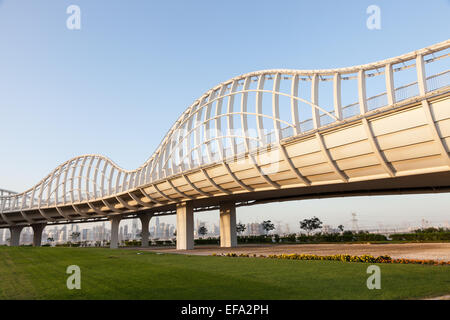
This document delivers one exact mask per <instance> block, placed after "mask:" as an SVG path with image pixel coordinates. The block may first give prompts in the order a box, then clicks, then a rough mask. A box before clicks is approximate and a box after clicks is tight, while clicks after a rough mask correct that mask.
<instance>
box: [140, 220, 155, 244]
mask: <svg viewBox="0 0 450 320" xmlns="http://www.w3.org/2000/svg"><path fill="white" fill-rule="evenodd" d="M152 217H153V214H151V213H146V214H141V215H139V219H141V225H142V231H141V239H142V241H141V242H142V244H141V246H142V247H144V248H146V247H148V241H149V237H150V232H149V231H148V225H149V223H150V219H151V218H152Z"/></svg>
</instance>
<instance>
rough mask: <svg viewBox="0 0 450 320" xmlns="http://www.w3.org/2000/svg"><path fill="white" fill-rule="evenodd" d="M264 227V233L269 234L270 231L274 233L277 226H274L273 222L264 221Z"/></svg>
mask: <svg viewBox="0 0 450 320" xmlns="http://www.w3.org/2000/svg"><path fill="white" fill-rule="evenodd" d="M262 227H263V229H264V231H265V232H266V234H267V233H269V231H272V230H273V229H275V226H274V225H273V223H272V221H270V220H264V221H263V222H262Z"/></svg>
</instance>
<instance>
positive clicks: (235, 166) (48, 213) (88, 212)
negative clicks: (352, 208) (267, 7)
mask: <svg viewBox="0 0 450 320" xmlns="http://www.w3.org/2000/svg"><path fill="white" fill-rule="evenodd" d="M449 47H450V40H446V41H443V42H441V43H438V44H435V45H432V46H429V47H427V48H424V49H420V50H417V51H414V52H410V53H407V54H404V55H401V56H398V57H395V58H391V59H386V60H382V61H378V62H375V63H370V64H365V65H359V66H354V67H349V68H338V69H326V70H290V69H273V70H262V71H257V72H251V73H247V74H243V75H240V76H238V77H235V78H232V79H230V80H228V81H225V82H222V83H220V84H219V85H217V86H215V87H214V88H211V89H210V90H208V91H207V92H205V93H204V94H203V95H202V96H201V97H199V98H198V99H197V100H196V101H194V103H193V104H192V105H190V106H189V107H188V108H187V109H186V110H185V111H184V112H183V113H182V114H181V116H180V117H179V118H178V119H177V120H176V121H175V123H174V124H173V126H172V127H171V128H170V130H169V131H168V133H167V134H166V136H165V137H164V139H163V140H162V141H161V143H160V145H159V146H158V148H157V149H156V151H155V152H154V154H153V155H152V156H151V157H150V158H149V159H148V160H147V161H146V162H145V163H144V164H143V165H142V166H141V167H139V168H137V169H136V170H131V171H128V170H124V169H122V168H120V167H119V166H117V165H116V164H115V163H114V162H113V161H111V160H110V159H108V158H106V157H103V156H100V155H95V154H88V155H82V156H78V157H75V158H73V159H70V160H68V161H66V162H64V163H63V164H61V165H60V166H58V167H57V168H55V169H54V170H53V171H52V172H51V173H50V174H49V175H47V176H46V177H45V178H44V179H42V180H41V181H40V182H39V183H37V184H36V185H35V186H34V187H32V188H30V189H29V190H26V191H25V192H22V193H17V194H16V193H13V192H8V191H5V190H0V227H1V226H12V225H15V224H30V223H33V222H35V221H41V220H45V221H48V222H57V221H59V220H68V219H73V218H75V217H80V218H90V217H92V216H108V215H114V214H120V213H123V212H132V211H138V210H144V209H151V208H154V207H158V206H164V205H167V204H172V203H178V202H181V201H187V200H195V199H198V198H211V197H215V196H222V195H233V194H236V193H242V192H248V193H251V192H255V191H258V190H269V189H271V190H279V189H283V188H288V187H289V186H290V185H292V186H296V187H298V186H304V187H308V186H312V185H315V184H320V183H322V182H320V181H334V182H336V181H338V182H339V183H346V182H351V181H353V180H354V178H353V173H349V170H348V169H346V167H345V165H343V164H342V161H340V160H339V159H338V158H337V157H336V151H335V150H331V148H330V142H329V141H327V136H326V135H325V134H324V133H323V132H325V131H327V130H331V129H332V128H338V127H342V126H344V125H347V124H349V123H353V122H354V123H355V124H357V123H359V124H360V125H361V126H362V128H363V131H361V132H363V133H362V134H361V135H362V136H364V138H365V139H367V141H368V143H369V146H370V149H371V150H372V151H371V152H372V153H373V156H374V159H375V160H373V161H377V162H378V164H379V165H380V166H381V167H382V171H383V174H384V173H386V175H387V176H389V177H392V178H394V177H396V176H398V175H399V174H400V175H401V174H402V173H401V171H402V170H401V169H398V166H397V165H396V164H395V163H394V161H393V160H392V159H391V158H390V156H389V155H388V154H389V152H388V150H385V149H384V146H383V145H382V143H380V139H381V136H380V134H379V133H378V131H380V130H378V129H374V125H375V124H376V122H375V121H374V118H373V117H374V114H376V113H377V112H378V111H379V112H380V113H381V111H383V112H385V111H386V110H387V109H389V110H391V111H392V112H393V110H397V109H398V108H403V107H404V106H406V105H410V106H411V105H412V104H414V103H415V102H417V101H419V102H420V104H421V105H422V109H423V110H424V111H423V112H425V113H424V114H425V118H426V121H427V125H428V126H429V128H431V130H432V131H431V132H432V139H433V141H434V142H435V143H436V144H437V146H438V152H439V153H440V155H441V159H443V161H444V165H439V166H438V167H439V168H442V167H443V168H446V167H445V166H447V169H448V167H450V158H449V156H448V145H447V140H446V137H444V136H443V135H442V132H443V129H442V128H443V127H442V128H441V127H438V125H437V124H436V122H437V121H438V119H436V115H434V114H433V110H434V109H433V108H434V107H433V106H431V105H430V103H432V101H431V98H432V97H436V96H437V95H439V96H442V95H444V96H445V95H446V94H447V93H448V92H449V84H450V70H449V68H448V61H449V59H448V57H449V54H450V53H449V50H448V49H449ZM436 61H441V62H442V61H446V63H447V65H445V64H443V65H444V66H443V67H441V69H440V70H438V71H433V72H432V73H430V74H427V72H426V66H427V65H428V64H433V63H434V62H436ZM411 68H415V69H416V75H417V77H416V78H415V81H413V82H411V83H408V84H406V85H401V86H396V85H395V78H396V75H397V73H399V72H402V71H403V70H406V69H411ZM379 76H382V77H384V78H385V81H384V83H385V86H384V90H383V91H382V92H381V93H378V94H376V95H372V96H368V94H367V92H368V86H369V84H368V81H369V80H370V79H371V78H372V77H379ZM349 80H355V81H356V82H357V87H356V88H355V90H354V91H355V92H356V94H357V98H356V99H355V100H356V102H354V103H351V104H347V105H344V104H343V103H342V97H343V95H344V92H342V86H343V84H344V83H345V81H349ZM327 81H332V102H331V103H330V104H329V105H323V104H322V103H321V101H319V96H320V93H321V89H320V87H321V85H322V84H323V83H325V82H327ZM303 84H308V85H309V87H310V99H306V98H303V97H302V96H300V94H299V88H303V87H304V86H303ZM345 93H347V92H345ZM281 99H285V100H283V101H288V102H287V103H282V102H281V101H282V100H281ZM433 99H434V98H433ZM407 103H409V104H407ZM302 108H303V109H302ZM305 108H306V109H305ZM396 108H397V109H396ZM302 110H308V112H306V113H305V112H303V111H302ZM389 110H388V111H389ZM391 111H389V112H391ZM282 114H287V115H289V116H288V117H287V116H282ZM449 117H450V116H449ZM371 119H372V120H371ZM444 120H445V119H444ZM355 121H356V122H355ZM357 121H359V122H357ZM446 125H447V124H445V126H446ZM445 128H446V127H445ZM377 130H378V131H377ZM444 131H445V130H444ZM299 137H307V138H308V139H310V141H313V142H311V143H310V144H311V146H312V145H314V146H313V149H314V148H315V149H314V150H316V151H317V152H318V153H317V154H316V153H314V152H315V151H314V152H311V154H313V153H314V157H316V158H317V159H319V158H320V161H319V160H317V161H319V162H317V163H314V162H312V164H311V165H318V164H321V165H322V166H327V169H326V170H328V171H326V172H325V171H324V172H325V173H320V174H322V175H324V177H323V180H317V179H318V177H317V175H318V174H316V173H315V174H311V173H308V172H309V171H311V170H310V169H311V168H308V166H310V165H304V164H302V163H300V162H299V161H300V160H296V159H295V156H294V153H296V152H297V153H298V154H300V153H301V152H303V151H298V150H297V151H295V152H294V151H293V150H294V149H295V148H293V147H289V145H288V144H287V143H286V142H287V141H291V140H295V139H299ZM302 139H303V138H302ZM308 141H309V140H308ZM304 144H305V145H306V143H304ZM313 149H312V150H313ZM274 150H275V151H276V152H275V151H274ZM274 152H275V153H274ZM263 154H268V155H269V158H270V157H271V156H273V155H274V154H277V155H278V156H279V157H280V160H279V161H278V163H277V166H278V167H277V169H276V170H274V169H273V168H271V165H270V164H271V161H270V159H269V160H268V159H265V160H264V159H263ZM311 157H312V156H311ZM304 161H305V163H306V162H307V161H306V160H304ZM308 161H309V160H308ZM370 161H372V160H370ZM280 166H281V167H280ZM368 166H370V165H368ZM433 170H434V169H433ZM436 170H437V169H436ZM316 171H317V170H316ZM219 172H220V173H219ZM317 172H318V171H317ZM380 174H381V173H380ZM325 175H328V176H330V177H331V176H333V178H330V179H328V178H325ZM279 176H283V177H285V178H283V179H279ZM321 179H322V178H321ZM327 179H328V180H327ZM352 179H353V180H352ZM287 181H290V182H287ZM14 213H19V214H20V216H17V217H16V216H15V215H14Z"/></svg>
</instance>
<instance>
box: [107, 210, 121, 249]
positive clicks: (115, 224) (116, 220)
mask: <svg viewBox="0 0 450 320" xmlns="http://www.w3.org/2000/svg"><path fill="white" fill-rule="evenodd" d="M120 220H122V217H121V216H115V217H112V218H111V219H110V221H111V242H110V243H109V247H110V248H111V249H117V248H118V247H119V224H120Z"/></svg>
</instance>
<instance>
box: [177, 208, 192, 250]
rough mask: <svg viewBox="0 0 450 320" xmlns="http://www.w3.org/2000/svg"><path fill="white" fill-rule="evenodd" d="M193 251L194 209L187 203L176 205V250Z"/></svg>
mask: <svg viewBox="0 0 450 320" xmlns="http://www.w3.org/2000/svg"><path fill="white" fill-rule="evenodd" d="M192 249H194V207H193V206H192V204H191V203H189V202H183V203H179V204H177V250H192Z"/></svg>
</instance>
